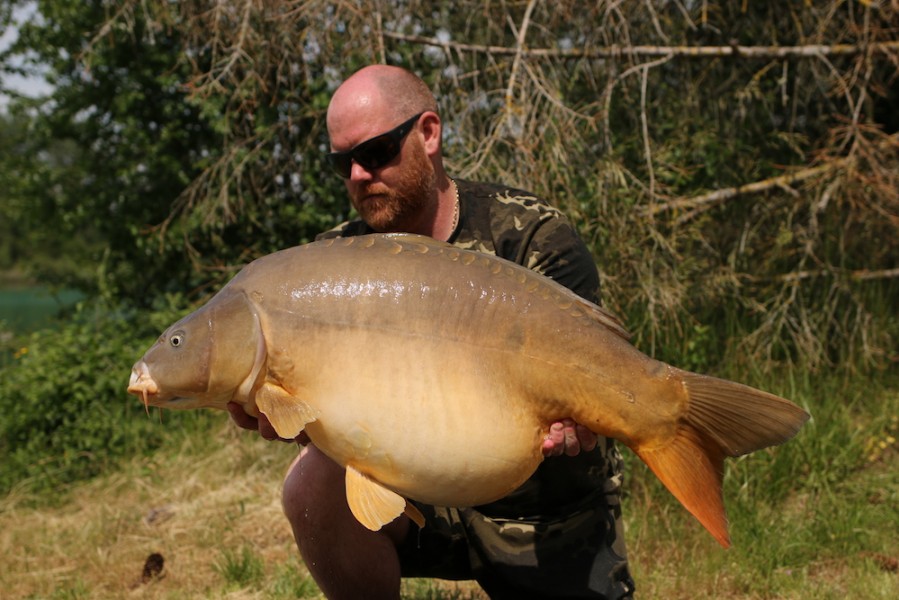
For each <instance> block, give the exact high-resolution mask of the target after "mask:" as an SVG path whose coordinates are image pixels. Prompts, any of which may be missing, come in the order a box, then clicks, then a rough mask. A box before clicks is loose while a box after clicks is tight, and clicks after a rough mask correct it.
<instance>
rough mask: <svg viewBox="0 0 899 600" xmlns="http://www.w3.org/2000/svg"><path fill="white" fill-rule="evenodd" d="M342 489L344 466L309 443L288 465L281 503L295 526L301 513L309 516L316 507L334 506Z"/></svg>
mask: <svg viewBox="0 0 899 600" xmlns="http://www.w3.org/2000/svg"><path fill="white" fill-rule="evenodd" d="M345 493H346V492H345V487H344V471H343V469H342V468H341V467H340V466H339V465H337V464H336V463H335V462H334V461H332V460H331V459H330V458H328V457H327V456H326V455H325V454H323V453H322V452H321V451H320V450H318V449H317V448H316V447H315V446H313V445H311V444H310V445H308V446H306V448H304V449H303V450H302V452H300V454H299V455H298V456H297V457H296V458H295V459H294V461H293V463H291V465H290V467H288V469H287V475H286V476H285V477H284V487H283V489H282V491H281V504H282V506H283V508H284V514H285V515H286V516H287V519H288V520H289V521H290V522H291V524H294V526H296V524H297V520H298V518H299V517H300V516H308V515H309V511H310V510H312V509H315V508H317V507H328V508H333V506H334V502H335V501H338V502H339V501H342V500H343V498H344V495H345ZM316 512H317V511H316Z"/></svg>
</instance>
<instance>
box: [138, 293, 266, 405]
mask: <svg viewBox="0 0 899 600" xmlns="http://www.w3.org/2000/svg"><path fill="white" fill-rule="evenodd" d="M260 342H261V331H260V327H259V319H258V317H257V315H256V312H255V310H254V308H253V305H252V304H251V303H250V302H249V300H248V299H247V297H246V296H245V295H244V294H243V293H241V292H232V291H231V290H223V292H222V293H219V294H218V295H217V296H216V297H214V298H213V299H212V300H210V301H209V303H208V304H206V306H203V307H202V308H200V309H199V310H197V311H196V312H194V313H191V314H190V315H188V316H186V317H184V318H183V319H181V320H180V321H178V322H177V323H175V324H174V325H172V326H171V327H169V328H168V329H167V330H166V331H165V332H164V333H163V334H162V335H161V336H160V338H159V340H157V342H156V344H155V345H154V346H153V347H152V348H151V349H150V350H149V351H148V352H147V354H146V355H145V356H144V362H145V363H146V365H147V368H148V370H149V372H150V374H151V375H152V377H153V379H154V380H155V381H156V384H157V386H158V387H159V392H160V395H161V396H163V397H167V398H182V399H195V400H196V401H197V402H196V403H191V404H193V405H195V406H215V407H218V408H224V405H225V404H226V403H227V402H228V400H230V399H231V397H232V396H233V395H234V393H235V392H236V391H237V390H238V388H240V387H241V384H243V383H244V381H245V380H246V379H247V378H249V377H250V376H251V375H253V374H255V371H257V370H258V363H259V362H260V359H259V356H258V354H259V352H260V351H262V352H264V345H263V344H261V343H260Z"/></svg>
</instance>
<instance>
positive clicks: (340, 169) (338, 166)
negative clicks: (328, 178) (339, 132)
mask: <svg viewBox="0 0 899 600" xmlns="http://www.w3.org/2000/svg"><path fill="white" fill-rule="evenodd" d="M328 163H329V164H330V165H331V168H332V169H334V172H335V173H337V174H338V175H340V176H341V177H343V178H345V179H349V178H350V174H351V173H352V171H353V157H352V156H350V153H349V152H332V153H331V154H329V155H328Z"/></svg>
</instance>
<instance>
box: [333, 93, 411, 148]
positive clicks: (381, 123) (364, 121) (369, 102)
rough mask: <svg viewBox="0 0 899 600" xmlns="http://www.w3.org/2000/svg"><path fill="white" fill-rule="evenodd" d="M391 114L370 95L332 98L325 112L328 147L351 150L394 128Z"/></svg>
mask: <svg viewBox="0 0 899 600" xmlns="http://www.w3.org/2000/svg"><path fill="white" fill-rule="evenodd" d="M391 114H392V112H391V111H390V110H389V109H388V107H385V106H384V104H383V102H381V101H380V99H379V98H377V97H376V96H375V95H373V94H368V93H366V94H360V95H359V96H341V97H338V96H337V95H335V96H334V99H333V100H332V102H331V106H330V107H329V108H328V116H327V125H328V136H329V137H330V139H331V145H332V146H334V147H335V148H338V147H343V146H354V145H356V144H358V143H360V142H363V141H365V140H367V139H369V138H371V137H374V136H376V135H379V134H381V133H384V132H385V131H387V130H389V129H391V128H392V127H395V126H396V124H395V123H393V122H392V120H391Z"/></svg>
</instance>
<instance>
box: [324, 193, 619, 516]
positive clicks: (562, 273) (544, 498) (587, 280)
mask: <svg viewBox="0 0 899 600" xmlns="http://www.w3.org/2000/svg"><path fill="white" fill-rule="evenodd" d="M456 185H457V186H458V190H459V203H460V209H459V210H460V212H459V222H458V224H457V226H456V229H455V231H454V232H453V233H452V235H451V236H450V239H449V242H450V243H452V244H453V245H455V246H459V247H460V248H466V249H471V250H476V251H479V252H483V253H486V254H493V255H496V256H499V257H502V258H505V259H507V260H510V261H512V262H515V263H517V264H520V265H522V266H525V267H527V268H529V269H533V270H534V271H536V272H538V273H541V274H543V275H546V276H547V277H551V278H552V279H554V280H555V281H557V282H559V283H560V284H562V285H564V286H565V287H567V288H569V289H570V290H572V291H574V292H575V293H576V294H578V295H579V296H581V297H583V298H586V299H587V300H590V301H592V302H596V301H597V300H598V299H599V275H598V273H597V270H596V265H595V263H594V262H593V257H592V256H591V254H590V251H589V250H588V249H587V247H586V246H585V245H584V243H583V242H582V241H581V240H580V238H579V237H578V235H577V233H576V232H575V230H574V228H573V227H572V225H571V223H570V222H569V220H568V219H567V218H566V217H565V216H564V215H563V214H562V213H561V212H560V211H559V210H557V209H555V208H553V207H552V206H550V205H549V204H548V203H546V202H545V201H544V200H542V199H540V198H538V197H536V196H534V195H533V194H530V193H528V192H525V191H522V190H516V189H512V188H509V187H504V186H500V185H495V184H486V183H474V182H469V181H463V180H456ZM370 233H375V232H374V230H373V229H371V228H370V227H369V226H368V225H367V224H366V223H365V222H364V221H362V220H361V219H357V220H353V221H348V222H346V223H343V224H341V225H339V226H337V227H336V228H334V229H332V230H330V231H326V232H324V233H322V234H321V235H319V236H318V238H317V239H326V238H334V237H349V236H357V235H366V234H370ZM460 435H462V434H461V433H460ZM620 472H621V456H620V455H619V453H618V451H617V449H616V448H615V447H614V445H613V444H612V442H611V440H606V439H604V438H603V439H600V440H599V443H598V444H597V448H596V450H594V451H592V452H582V453H580V454H579V455H578V456H575V457H568V456H561V457H553V458H548V459H546V460H544V461H543V462H542V463H541V465H540V467H539V468H538V469H537V472H536V473H535V474H534V475H533V476H531V478H530V479H529V480H528V481H526V482H525V483H524V485H522V486H521V487H520V488H518V489H517V490H516V491H514V492H512V494H510V495H508V496H506V497H505V498H503V499H502V500H499V501H497V502H494V503H491V504H489V505H485V506H480V507H477V508H478V510H479V511H480V512H482V513H483V514H484V515H486V516H489V517H493V518H510V519H515V518H533V517H539V518H552V517H554V516H557V515H565V514H569V513H570V512H572V511H574V510H576V509H577V508H578V507H582V506H584V505H585V503H587V504H589V503H590V502H591V500H590V497H594V498H595V495H596V494H603V495H605V496H606V498H605V499H604V500H605V503H608V504H609V505H617V504H618V497H617V496H618V491H619V487H620ZM592 502H593V503H594V504H595V499H594V500H593V501H592Z"/></svg>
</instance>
